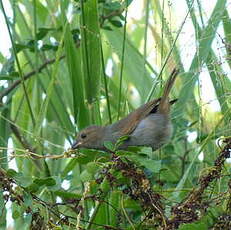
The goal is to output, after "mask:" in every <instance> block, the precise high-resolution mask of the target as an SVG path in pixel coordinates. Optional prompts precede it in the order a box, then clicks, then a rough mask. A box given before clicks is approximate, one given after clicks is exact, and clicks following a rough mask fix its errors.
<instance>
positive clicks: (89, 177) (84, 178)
mask: <svg viewBox="0 0 231 230" xmlns="http://www.w3.org/2000/svg"><path fill="white" fill-rule="evenodd" d="M80 179H81V181H82V182H87V181H90V180H92V179H93V176H92V174H91V173H89V172H88V171H87V170H84V171H83V172H82V173H81V174H80Z"/></svg>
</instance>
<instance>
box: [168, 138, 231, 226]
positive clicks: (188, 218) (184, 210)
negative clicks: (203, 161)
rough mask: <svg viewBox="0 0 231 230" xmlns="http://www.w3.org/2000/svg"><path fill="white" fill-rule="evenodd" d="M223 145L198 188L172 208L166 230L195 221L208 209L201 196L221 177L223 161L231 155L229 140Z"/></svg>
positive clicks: (207, 204) (230, 139)
mask: <svg viewBox="0 0 231 230" xmlns="http://www.w3.org/2000/svg"><path fill="white" fill-rule="evenodd" d="M224 143H226V145H225V147H224V148H223V149H222V150H221V152H220V154H219V156H218V157H217V159H216V160H215V162H214V166H213V167H212V168H211V170H209V172H208V173H206V174H205V175H202V176H201V178H200V179H199V186H198V188H196V189H194V190H193V191H192V192H190V193H189V194H188V196H187V198H186V199H185V200H184V201H182V202H181V203H179V204H177V205H175V206H173V207H172V216H173V217H172V218H171V219H169V220H168V224H167V228H166V229H167V230H174V229H178V227H179V226H180V225H181V224H184V223H192V222H195V221H197V220H198V219H199V218H200V216H199V214H198V213H201V212H202V213H203V212H205V211H206V209H207V208H208V207H209V205H210V204H209V202H208V200H203V194H204V192H205V190H206V188H208V186H209V185H210V184H211V182H213V181H214V180H216V179H219V178H220V177H221V171H222V169H223V167H224V164H225V161H226V159H227V158H229V157H230V154H231V138H227V139H225V140H224Z"/></svg>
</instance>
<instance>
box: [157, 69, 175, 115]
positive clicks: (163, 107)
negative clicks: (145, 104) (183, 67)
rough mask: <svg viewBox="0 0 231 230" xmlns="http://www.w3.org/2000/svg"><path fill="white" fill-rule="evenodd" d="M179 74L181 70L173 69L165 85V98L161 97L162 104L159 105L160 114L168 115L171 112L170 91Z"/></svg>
mask: <svg viewBox="0 0 231 230" xmlns="http://www.w3.org/2000/svg"><path fill="white" fill-rule="evenodd" d="M178 73H179V70H178V69H175V68H174V69H173V71H172V73H171V75H170V77H169V79H168V81H167V83H166V85H165V88H164V93H163V96H162V97H161V99H160V103H159V106H158V112H160V113H164V114H168V113H169V110H170V103H169V98H168V96H169V93H170V90H171V88H172V86H173V84H174V81H175V79H176V76H177V74H178Z"/></svg>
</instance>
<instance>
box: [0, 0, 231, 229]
mask: <svg viewBox="0 0 231 230" xmlns="http://www.w3.org/2000/svg"><path fill="white" fill-rule="evenodd" d="M230 15H231V2H229V1H225V0H210V1H209V2H208V1H206V0H194V1H193V0H168V1H167V0H156V1H150V0H145V1H135V0H133V1H132V0H125V1H122V0H117V1H113V0H98V1H96V0H87V1H81V0H72V1H67V0H64V1H48V0H31V1H27V0H11V1H7V0H4V1H2V0H1V10H0V28H1V29H0V30H1V36H0V157H1V161H0V166H1V168H2V169H4V170H6V171H7V170H8V171H7V172H9V173H8V175H10V176H12V177H13V178H14V179H15V180H16V181H17V183H16V184H17V185H18V186H19V187H20V186H22V187H23V188H27V191H29V192H33V193H35V194H37V196H38V197H39V198H41V199H42V200H44V201H46V202H51V203H55V202H60V203H62V202H64V200H65V199H66V197H65V196H67V194H69V193H71V194H72V193H73V194H78V197H82V194H83V193H84V191H85V192H86V187H85V183H86V182H88V183H90V187H91V186H93V184H94V183H93V181H94V179H95V178H94V174H96V173H98V171H99V170H100V169H102V167H104V166H105V165H104V163H102V164H100V165H98V164H95V165H94V167H95V166H96V168H95V169H94V170H93V171H92V170H91V169H92V168H91V167H92V165H91V167H90V166H89V163H94V162H97V161H98V160H97V159H98V158H97V157H96V156H95V155H94V157H91V155H90V157H89V154H93V153H88V152H87V153H83V154H87V155H88V156H86V158H84V159H85V160H84V161H81V160H78V159H77V160H76V159H75V158H74V159H71V158H62V159H58V160H54V159H49V158H45V157H44V158H43V159H38V158H39V157H40V156H46V155H55V156H56V155H62V154H63V153H64V151H66V150H67V149H68V148H69V147H70V145H71V143H73V140H74V138H75V136H76V133H77V132H78V131H79V130H81V129H82V128H84V127H86V126H87V125H90V124H97V125H106V124H110V123H112V122H115V121H117V120H118V119H119V118H122V117H124V116H126V115H127V114H128V113H129V112H130V111H132V110H134V109H135V108H137V107H139V106H140V105H141V104H143V103H145V102H147V101H149V100H150V99H152V98H155V97H159V95H160V94H161V92H162V90H163V86H164V84H165V82H166V79H167V78H168V76H169V74H170V73H171V71H172V69H173V68H175V67H176V68H179V70H180V74H179V76H178V78H177V81H176V84H175V86H174V88H173V90H172V92H171V98H178V99H179V100H178V103H176V104H175V105H174V106H173V109H172V121H173V126H174V131H173V137H172V140H171V143H170V144H168V145H167V146H165V147H164V148H163V149H161V150H159V151H156V152H155V153H153V154H151V155H152V156H151V158H152V160H153V165H155V164H158V167H160V168H159V170H157V169H156V168H155V169H154V170H153V171H152V170H151V174H152V176H151V177H150V178H151V180H152V183H153V189H159V190H161V191H162V194H164V196H165V197H166V198H169V199H170V197H171V198H172V199H173V200H175V201H179V200H180V199H182V198H183V197H185V196H186V194H187V191H188V190H187V189H189V190H190V189H192V188H193V187H194V186H195V185H196V182H197V180H198V176H199V175H200V173H201V170H206V169H207V168H210V167H212V165H213V162H214V160H215V159H216V157H217V154H218V153H219V139H220V138H222V137H226V136H230V130H231V125H230V118H231V114H230V111H231V110H230V106H231V105H230V103H231V100H230V96H231V20H230ZM230 162H231V161H230V159H228V160H227V161H226V167H225V172H224V174H225V176H224V177H222V178H221V179H220V180H219V182H217V183H214V185H213V189H211V190H213V191H214V194H215V195H219V194H221V193H224V192H225V191H226V190H227V188H228V184H227V180H228V176H230ZM105 164H106V163H105ZM143 166H144V165H143ZM89 167H90V170H89ZM144 167H145V166H144ZM158 167H157V168H158ZM9 169H12V170H11V171H9ZM93 172H94V173H93ZM39 179H40V182H38V180H39ZM157 179H158V181H159V182H158V183H157ZM14 186H16V185H14ZM36 186H37V187H36ZM94 186H96V185H94ZM94 186H93V187H94ZM16 187H17V186H16ZM94 188H97V186H96V187H94ZM176 188H177V191H178V192H176V191H175V193H174V194H172V193H171V192H166V191H167V190H169V189H170V190H172V191H174V189H176ZM13 190H14V189H13ZM16 190H17V189H16ZM19 190H20V189H19ZM115 190H116V189H115ZM110 192H112V191H110ZM116 192H119V189H118V190H116ZM209 192H211V191H209ZM20 193H22V194H23V195H22V196H25V194H24V193H23V192H22V191H21V192H20ZM90 193H91V192H90ZM73 194H72V195H73ZM92 194H94V192H93V193H92ZM211 194H213V193H212V192H211V193H210V195H211ZM214 194H213V195H214ZM5 195H8V196H9V197H10V195H11V193H10V192H9V191H8V192H3V193H2V195H0V204H1V210H2V212H1V217H0V218H1V221H0V229H5V228H6V227H7V228H8V229H23V228H22V227H21V225H22V224H25V228H24V229H28V228H29V227H28V226H30V223H31V219H33V214H31V213H32V212H27V211H28V210H27V209H26V207H27V208H28V205H24V206H23V205H21V206H20V205H17V204H15V203H14V202H12V200H10V199H6V198H5ZM69 195H70V194H69ZM112 195H113V196H115V194H114V193H113V192H112V193H110V194H109V195H107V199H108V200H110V199H111V196H112ZM173 195H174V196H173ZM73 196H74V197H72V196H71V195H70V197H71V198H73V199H74V198H76V196H75V195H73ZM211 196H212V195H211ZM119 197H120V195H118V198H117V199H118V200H120V198H119ZM32 200H33V199H32V198H31V197H30V199H29V198H25V197H24V201H26V202H29V203H28V204H30V205H29V206H31V207H33V208H32V209H33V210H34V212H33V213H35V212H36V211H38V212H40V211H41V210H42V209H44V207H43V208H42V207H40V206H39V205H38V204H33V205H32V203H33V201H32ZM118 202H119V203H120V201H118ZM172 202H173V201H172ZM224 202H225V200H224ZM24 203H25V202H24ZM85 205H87V207H86V206H85V209H88V213H85V219H88V220H89V219H90V218H91V216H92V215H91V214H89V213H91V212H94V210H96V209H95V207H96V206H95V203H94V202H92V201H91V202H89V203H88V204H85ZM126 205H127V206H126ZM129 205H130V203H129V202H128V203H125V208H128V209H132V207H133V208H134V206H132V207H131V206H129ZM169 206H171V205H169ZM222 207H223V208H224V203H221V204H220V206H219V207H217V206H216V208H215V209H216V212H217V213H222V212H223V211H224V210H223V209H222ZM62 208H63V207H61V209H62ZM120 208H121V207H120V205H119V204H118V209H120ZM64 210H68V213H70V215H71V214H73V213H75V212H74V211H73V210H70V208H69V209H68V207H65V208H64V209H63V211H64ZM137 210H138V209H137ZM137 210H136V214H137V213H139V211H137ZM104 211H105V210H104ZM133 211H134V210H133ZM43 212H45V211H44V210H43ZM105 212H106V213H107V215H106V214H105V213H104V214H102V213H103V211H102V210H101V215H102V216H103V217H104V218H103V220H102V217H101V218H100V216H97V215H96V219H95V221H96V220H97V221H98V222H97V221H96V222H97V223H99V222H100V221H101V222H103V223H108V224H109V223H110V224H111V223H112V222H110V221H109V220H110V218H109V217H110V214H109V213H110V210H107V211H105ZM28 213H30V214H28ZM141 213H142V212H141V211H140V213H139V214H137V215H136V216H135V217H134V216H133V217H132V218H133V221H135V220H138V219H139V218H141V216H142V214H141ZM47 215H48V214H47ZM98 215H100V214H98ZM105 215H106V216H105ZM111 215H112V214H111ZM113 215H114V214H113ZM214 215H215V216H218V214H214ZM45 219H46V218H45ZM46 220H47V221H48V220H49V217H47V219H46ZM125 222H126V221H125ZM128 222H129V221H128ZM55 223H57V222H55ZM116 223H117V222H116V220H115V224H114V225H116ZM114 225H113V226H114ZM57 226H58V224H57ZM125 226H127V225H126V223H124V226H123V227H125ZM206 227H207V226H206ZM63 229H66V228H63ZM86 229H88V228H86Z"/></svg>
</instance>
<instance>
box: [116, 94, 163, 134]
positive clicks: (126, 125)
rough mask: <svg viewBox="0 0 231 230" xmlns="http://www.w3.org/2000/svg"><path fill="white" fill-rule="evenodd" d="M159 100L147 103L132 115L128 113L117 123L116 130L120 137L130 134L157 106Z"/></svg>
mask: <svg viewBox="0 0 231 230" xmlns="http://www.w3.org/2000/svg"><path fill="white" fill-rule="evenodd" d="M159 101H160V98H158V99H155V100H152V101H149V102H148V103H146V104H144V105H142V106H141V107H139V108H138V109H136V110H135V111H133V112H132V113H130V114H129V115H128V116H127V117H125V118H124V119H122V120H120V121H119V122H118V123H117V128H118V129H117V130H121V131H120V136H125V135H129V134H131V133H132V132H133V131H134V129H135V128H136V126H137V125H138V124H139V122H140V121H141V120H142V119H144V118H145V117H146V116H147V115H148V114H150V113H151V111H152V110H153V109H155V107H157V106H158V104H159Z"/></svg>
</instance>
